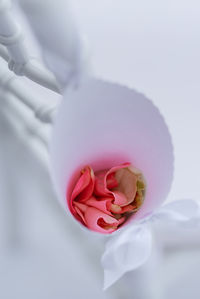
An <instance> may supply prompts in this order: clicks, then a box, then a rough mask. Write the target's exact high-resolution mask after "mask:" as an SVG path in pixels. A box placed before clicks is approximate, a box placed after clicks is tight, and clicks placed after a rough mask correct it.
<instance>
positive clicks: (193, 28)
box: [71, 0, 200, 199]
mask: <svg viewBox="0 0 200 299" xmlns="http://www.w3.org/2000/svg"><path fill="white" fill-rule="evenodd" d="M71 3H72V4H73V6H74V11H75V13H76V16H77V21H78V22H79V24H80V27H81V30H82V31H83V32H84V33H85V34H86V36H87V38H88V42H89V45H90V48H91V53H92V62H93V68H94V71H95V73H96V74H97V75H98V76H101V77H103V78H107V79H110V80H112V81H114V82H120V83H124V84H128V85H129V86H131V87H133V88H135V89H136V90H138V91H140V92H143V93H144V94H145V95H147V96H148V97H149V98H151V99H152V100H153V101H154V102H155V103H156V105H157V106H158V107H159V108H160V110H161V112H162V113H163V114H164V116H165V118H166V120H167V123H168V125H169V127H170V130H171V133H172V137H173V141H174V147H175V157H176V162H175V180H174V184H173V188H172V191H171V194H170V199H175V198H180V197H184V198H185V197H186V198H188V197H197V198H200V190H199V188H198V187H194V188H193V187H192V188H191V187H190V186H191V185H190V183H189V182H188V174H190V175H189V176H190V178H192V185H193V186H198V184H199V165H200V155H199V152H200V137H199V134H198V128H199V127H200V117H199V108H200V102H199V97H200V84H199V77H200V57H199V56H200V55H199V53H200V39H199V36H200V18H199V15H200V3H199V1H198V0H191V1H188V0H168V1H167V0H165V1H159V0H151V1H146V0H141V1H132V0H124V1H119V0H118V1H116V0H109V1H108V0H101V1H98V0H85V1H80V0H73V1H71Z"/></svg>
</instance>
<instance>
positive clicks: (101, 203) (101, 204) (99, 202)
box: [85, 197, 112, 216]
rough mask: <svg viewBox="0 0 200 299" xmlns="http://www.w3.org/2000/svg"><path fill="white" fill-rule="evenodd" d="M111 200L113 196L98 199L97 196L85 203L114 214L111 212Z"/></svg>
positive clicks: (108, 213)
mask: <svg viewBox="0 0 200 299" xmlns="http://www.w3.org/2000/svg"><path fill="white" fill-rule="evenodd" d="M111 201H112V198H110V197H108V198H101V199H96V198H95V197H91V198H90V199H88V200H87V201H86V202H85V203H86V204H87V205H88V206H90V207H94V208H97V209H98V210H100V211H102V212H104V213H105V214H107V215H110V216H112V214H111V212H110V206H111Z"/></svg>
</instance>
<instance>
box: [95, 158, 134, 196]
mask: <svg viewBox="0 0 200 299" xmlns="http://www.w3.org/2000/svg"><path fill="white" fill-rule="evenodd" d="M129 165H130V163H124V164H122V165H120V166H115V167H112V168H111V169H110V170H101V171H98V172H96V173H95V176H96V178H95V186H94V193H95V194H96V195H97V196H106V195H109V194H112V193H111V191H110V190H109V189H112V188H115V187H117V186H118V182H117V180H116V178H115V172H116V171H117V170H119V169H121V168H126V167H127V166H129Z"/></svg>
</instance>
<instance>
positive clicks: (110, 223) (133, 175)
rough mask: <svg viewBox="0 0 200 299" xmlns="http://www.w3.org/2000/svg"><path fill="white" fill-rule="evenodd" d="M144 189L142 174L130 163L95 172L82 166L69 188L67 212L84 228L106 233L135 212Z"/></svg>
mask: <svg viewBox="0 0 200 299" xmlns="http://www.w3.org/2000/svg"><path fill="white" fill-rule="evenodd" d="M145 189H146V185H145V182H144V177H143V175H142V173H141V172H140V171H139V170H138V169H136V168H133V167H132V166H131V164H130V163H124V164H122V165H119V166H116V167H112V168H111V169H105V170H101V171H97V172H95V173H94V171H93V169H92V168H91V167H90V166H86V167H84V168H83V169H82V170H81V172H80V176H79V179H78V180H77V182H76V184H75V186H74V188H73V191H72V194H71V198H70V201H69V207H70V211H71V212H72V214H73V215H74V217H75V218H76V219H77V220H78V221H80V222H81V223H82V224H83V225H84V226H86V227H87V228H88V229H90V230H93V231H96V232H99V233H103V234H109V233H112V232H114V231H115V230H117V229H118V228H119V227H120V226H121V225H123V224H124V223H125V222H126V221H127V219H128V218H129V217H130V216H131V215H133V214H134V213H136V212H137V210H138V209H139V208H140V207H141V205H142V203H143V201H144V196H145Z"/></svg>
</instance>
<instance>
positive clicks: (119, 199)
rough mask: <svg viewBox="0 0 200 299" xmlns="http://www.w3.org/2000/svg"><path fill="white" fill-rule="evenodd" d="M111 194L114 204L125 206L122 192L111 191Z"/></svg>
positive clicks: (125, 199)
mask: <svg viewBox="0 0 200 299" xmlns="http://www.w3.org/2000/svg"><path fill="white" fill-rule="evenodd" d="M112 193H113V195H114V204H116V205H119V206H123V205H126V204H127V198H126V196H125V195H124V194H123V193H122V192H120V191H113V192H112Z"/></svg>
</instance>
